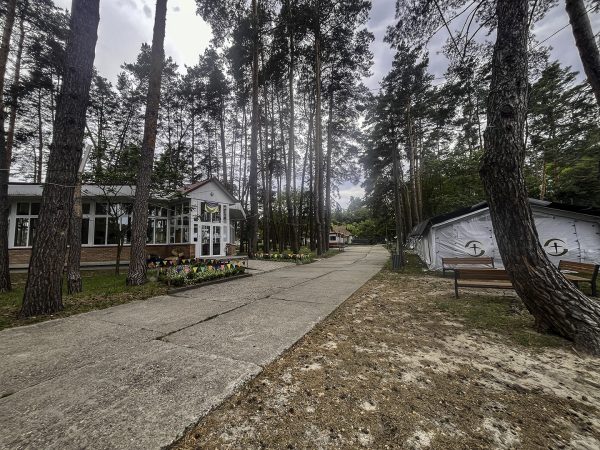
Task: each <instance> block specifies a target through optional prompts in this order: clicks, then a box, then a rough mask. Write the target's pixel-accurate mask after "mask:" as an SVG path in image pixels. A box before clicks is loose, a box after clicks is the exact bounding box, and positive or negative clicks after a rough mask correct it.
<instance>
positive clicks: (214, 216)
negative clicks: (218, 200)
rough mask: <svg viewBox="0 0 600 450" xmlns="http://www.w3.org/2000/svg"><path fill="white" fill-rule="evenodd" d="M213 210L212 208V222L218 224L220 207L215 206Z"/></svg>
mask: <svg viewBox="0 0 600 450" xmlns="http://www.w3.org/2000/svg"><path fill="white" fill-rule="evenodd" d="M213 208H214V211H215V212H214V213H213V215H212V221H213V222H220V221H221V205H216V206H214V207H213Z"/></svg>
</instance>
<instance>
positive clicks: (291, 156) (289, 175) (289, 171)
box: [285, 0, 300, 253]
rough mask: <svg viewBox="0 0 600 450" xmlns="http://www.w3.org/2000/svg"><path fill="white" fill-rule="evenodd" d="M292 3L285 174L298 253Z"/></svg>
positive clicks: (292, 234) (294, 248) (292, 244)
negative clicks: (287, 142) (288, 119)
mask: <svg viewBox="0 0 600 450" xmlns="http://www.w3.org/2000/svg"><path fill="white" fill-rule="evenodd" d="M291 6H292V2H291V0H287V9H288V18H287V19H288V41H289V54H290V64H289V68H288V95H289V102H290V124H289V131H288V136H289V140H290V142H289V144H288V158H287V168H286V172H285V196H286V208H287V215H288V221H289V222H290V224H289V228H290V247H291V249H292V252H293V253H298V250H299V248H300V247H299V245H298V215H297V214H295V211H294V206H293V203H292V192H291V190H292V189H291V188H292V186H291V184H292V180H293V179H295V178H296V171H295V170H294V160H295V156H296V155H295V154H296V146H295V145H296V144H295V131H296V116H295V110H294V107H295V105H294V73H295V66H296V54H295V52H296V48H295V43H294V25H293V20H294V19H293V15H292V9H291Z"/></svg>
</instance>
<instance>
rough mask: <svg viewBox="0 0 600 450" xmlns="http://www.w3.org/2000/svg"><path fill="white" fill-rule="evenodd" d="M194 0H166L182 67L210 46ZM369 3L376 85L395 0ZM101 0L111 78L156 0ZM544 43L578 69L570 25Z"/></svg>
mask: <svg viewBox="0 0 600 450" xmlns="http://www.w3.org/2000/svg"><path fill="white" fill-rule="evenodd" d="M195 3H196V2H195V1H194V0H169V3H168V5H169V7H168V8H169V9H168V13H167V29H166V37H165V52H166V54H167V55H168V56H171V57H173V59H174V60H175V61H176V62H177V63H178V64H179V65H180V66H181V67H183V66H184V65H188V66H191V65H194V64H196V62H197V60H198V55H199V54H200V53H202V52H203V51H204V49H205V48H206V47H207V46H208V43H209V40H210V37H211V32H210V27H209V26H208V25H207V24H206V23H205V22H204V21H203V20H202V19H201V18H199V17H198V16H196V7H195ZM372 3H373V9H372V11H371V19H370V22H369V29H370V30H371V31H372V32H373V33H374V34H375V42H374V43H373V45H372V51H373V55H374V65H373V68H372V76H371V77H370V78H369V79H367V80H365V82H366V84H367V85H368V87H369V88H371V89H373V90H374V91H375V90H377V89H378V87H379V81H380V80H381V78H382V77H383V76H384V75H385V74H386V73H387V71H388V70H389V68H390V66H391V60H392V56H393V53H392V51H391V50H390V49H389V47H388V46H387V44H385V43H384V42H383V37H384V35H385V30H386V28H387V26H388V25H391V24H392V23H394V4H395V2H394V1H393V0H372ZM55 4H56V5H58V6H60V7H63V8H68V9H70V6H71V0H55ZM100 5H101V6H100V29H99V35H98V44H97V47H96V61H95V64H96V67H98V70H99V72H100V74H102V75H103V76H105V77H107V78H108V79H109V80H111V81H114V80H115V79H116V76H117V74H118V73H119V71H120V66H121V64H123V63H124V62H132V61H134V60H135V58H136V56H137V54H138V52H139V49H140V46H141V45H142V43H143V42H151V41H152V26H153V20H154V6H155V0H101V1H100ZM568 22H569V20H568V17H567V15H566V13H565V11H564V6H563V2H560V5H559V6H558V7H556V8H555V9H553V10H552V11H550V13H549V14H548V15H547V16H546V17H545V18H544V20H542V21H541V22H540V23H539V24H537V25H536V27H535V29H534V33H535V35H536V37H537V39H538V41H542V40H544V39H546V38H548V37H549V36H551V35H552V34H553V33H555V32H556V31H558V30H559V29H560V28H562V27H564V26H565V25H567V24H568ZM592 26H593V28H594V31H596V32H598V30H600V21H599V18H598V16H594V17H592ZM446 37H447V35H446V34H445V33H443V32H440V33H438V35H436V36H434V38H433V39H432V40H431V42H430V44H429V47H428V50H429V54H430V72H431V73H432V74H434V75H435V77H442V76H443V74H444V71H445V69H446V61H445V58H444V56H443V55H442V54H441V53H440V50H441V47H442V45H443V44H444V42H445V40H446ZM544 45H548V46H551V47H552V50H551V55H552V58H553V59H558V60H560V61H561V63H562V64H564V65H570V66H572V67H573V69H574V70H577V71H580V72H582V69H581V63H580V61H579V55H578V53H577V49H576V47H575V42H574V40H573V35H572V34H571V29H570V27H566V28H565V29H563V30H562V31H560V32H558V33H557V34H556V35H554V36H553V37H551V38H550V39H548V40H547V41H546V42H544ZM340 193H341V196H342V198H341V199H340V203H341V204H342V206H346V205H347V203H348V200H349V198H350V196H351V195H355V196H362V195H363V190H362V188H361V187H360V186H353V185H352V184H350V183H345V184H344V185H342V186H341V187H340Z"/></svg>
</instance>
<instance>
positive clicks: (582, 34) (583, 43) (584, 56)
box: [566, 0, 600, 105]
mask: <svg viewBox="0 0 600 450" xmlns="http://www.w3.org/2000/svg"><path fill="white" fill-rule="evenodd" d="M566 9H567V14H568V15H569V22H570V23H571V29H572V30H573V37H574V38H575V44H577V49H578V50H579V58H580V59H581V64H582V65H583V70H584V72H585V75H586V76H587V79H588V82H589V83H590V85H591V86H592V91H594V96H595V97H596V102H597V103H598V105H600V52H599V51H598V45H597V44H596V36H595V35H594V31H593V30H592V25H591V24H590V19H589V17H588V14H587V9H586V7H585V3H584V1H583V0H566Z"/></svg>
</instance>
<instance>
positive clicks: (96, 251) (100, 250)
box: [8, 244, 195, 268]
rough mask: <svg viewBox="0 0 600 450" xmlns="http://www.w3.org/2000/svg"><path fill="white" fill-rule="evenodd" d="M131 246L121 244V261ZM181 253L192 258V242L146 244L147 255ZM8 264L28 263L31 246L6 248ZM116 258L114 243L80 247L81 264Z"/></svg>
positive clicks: (102, 262) (97, 262)
mask: <svg viewBox="0 0 600 450" xmlns="http://www.w3.org/2000/svg"><path fill="white" fill-rule="evenodd" d="M130 250H131V247H130V246H129V245H127V246H123V249H122V252H121V262H128V261H129V254H130V253H129V252H130ZM173 251H176V252H177V253H183V254H184V256H183V257H184V258H193V257H194V251H195V245H194V244H179V245H177V244H172V245H147V246H146V252H147V253H148V255H157V256H160V257H163V258H166V257H169V256H173V254H172V252H173ZM8 255H9V264H10V267H11V268H22V267H26V266H27V265H28V264H29V258H30V257H31V248H11V249H9V250H8ZM116 259H117V246H116V245H103V246H94V247H82V248H81V264H82V265H94V264H99V265H101V264H110V263H114V262H115V261H116Z"/></svg>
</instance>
